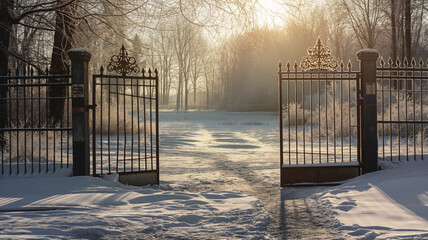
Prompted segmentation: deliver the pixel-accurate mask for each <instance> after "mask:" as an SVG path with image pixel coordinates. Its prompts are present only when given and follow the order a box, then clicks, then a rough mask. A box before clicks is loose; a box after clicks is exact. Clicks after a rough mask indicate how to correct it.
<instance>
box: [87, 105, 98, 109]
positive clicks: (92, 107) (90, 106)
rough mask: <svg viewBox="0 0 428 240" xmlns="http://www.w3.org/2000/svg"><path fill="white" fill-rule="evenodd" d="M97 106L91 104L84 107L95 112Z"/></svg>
mask: <svg viewBox="0 0 428 240" xmlns="http://www.w3.org/2000/svg"><path fill="white" fill-rule="evenodd" d="M96 106H97V104H92V105H86V107H87V108H88V109H91V110H95V107H96Z"/></svg>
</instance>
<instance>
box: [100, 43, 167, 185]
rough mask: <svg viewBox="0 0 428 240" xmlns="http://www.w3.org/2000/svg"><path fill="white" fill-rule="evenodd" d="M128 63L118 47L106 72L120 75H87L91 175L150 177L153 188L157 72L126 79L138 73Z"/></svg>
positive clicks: (156, 169)
mask: <svg viewBox="0 0 428 240" xmlns="http://www.w3.org/2000/svg"><path fill="white" fill-rule="evenodd" d="M127 58H128V59H127ZM123 59H125V61H128V62H127V64H128V65H123V63H124V61H123ZM129 60H131V62H129ZM132 61H134V63H135V59H132V58H130V57H127V53H126V50H125V49H124V48H123V47H122V50H121V55H119V56H116V58H115V56H114V57H113V58H112V62H111V63H110V65H109V66H108V68H107V69H108V70H109V71H116V72H118V73H122V75H105V74H104V69H103V68H101V69H100V74H98V75H93V85H92V86H93V89H92V94H93V96H92V98H93V100H92V103H93V107H94V111H93V114H92V119H93V121H92V136H93V138H92V163H93V164H92V173H93V175H100V174H111V173H119V174H120V175H122V174H123V175H124V176H125V175H127V176H129V173H154V174H155V175H153V176H155V178H156V183H158V182H159V113H158V112H159V105H158V72H157V70H155V71H154V72H152V71H151V70H150V69H149V70H148V71H147V72H145V70H144V69H143V70H142V74H141V76H134V75H133V76H128V75H127V74H130V73H131V72H139V68H138V67H137V66H136V65H135V66H134V67H131V68H130V66H129V65H130V64H132ZM114 64H117V65H114ZM126 68H128V70H127V69H126ZM129 69H130V70H129Z"/></svg>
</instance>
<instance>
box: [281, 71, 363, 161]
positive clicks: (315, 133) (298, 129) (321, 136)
mask: <svg viewBox="0 0 428 240" xmlns="http://www.w3.org/2000/svg"><path fill="white" fill-rule="evenodd" d="M280 75H281V76H280V81H281V85H282V86H281V90H280V91H281V95H282V98H281V100H282V101H281V106H282V108H281V111H282V114H281V122H282V131H281V132H282V134H283V136H282V141H281V144H282V145H283V149H282V152H283V155H282V157H283V159H284V161H283V164H286V165H302V164H328V163H345V162H358V159H359V152H358V151H357V149H358V145H359V139H358V132H359V124H358V119H359V112H358V98H357V96H358V95H357V86H358V84H359V83H358V79H359V78H358V73H353V72H297V70H295V71H286V72H281V73H280Z"/></svg>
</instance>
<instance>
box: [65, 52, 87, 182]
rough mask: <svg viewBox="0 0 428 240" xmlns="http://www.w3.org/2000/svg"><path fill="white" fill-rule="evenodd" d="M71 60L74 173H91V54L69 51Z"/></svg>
mask: <svg viewBox="0 0 428 240" xmlns="http://www.w3.org/2000/svg"><path fill="white" fill-rule="evenodd" d="M68 56H69V58H70V60H71V82H72V128H73V175H74V176H87V175H89V167H90V165H89V111H88V110H89V109H88V99H89V96H88V93H89V90H88V62H89V60H90V59H91V54H90V53H89V52H88V51H86V50H84V49H72V50H69V51H68Z"/></svg>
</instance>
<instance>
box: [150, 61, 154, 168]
mask: <svg viewBox="0 0 428 240" xmlns="http://www.w3.org/2000/svg"><path fill="white" fill-rule="evenodd" d="M151 77H152V74H151V72H150V69H149V79H150V80H149V81H150V88H149V90H150V98H149V99H150V101H149V103H150V161H151V167H152V168H151V170H153V125H152V122H153V108H152V101H153V99H152V92H153V89H152V87H153V83H152V80H153V79H152V78H151Z"/></svg>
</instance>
